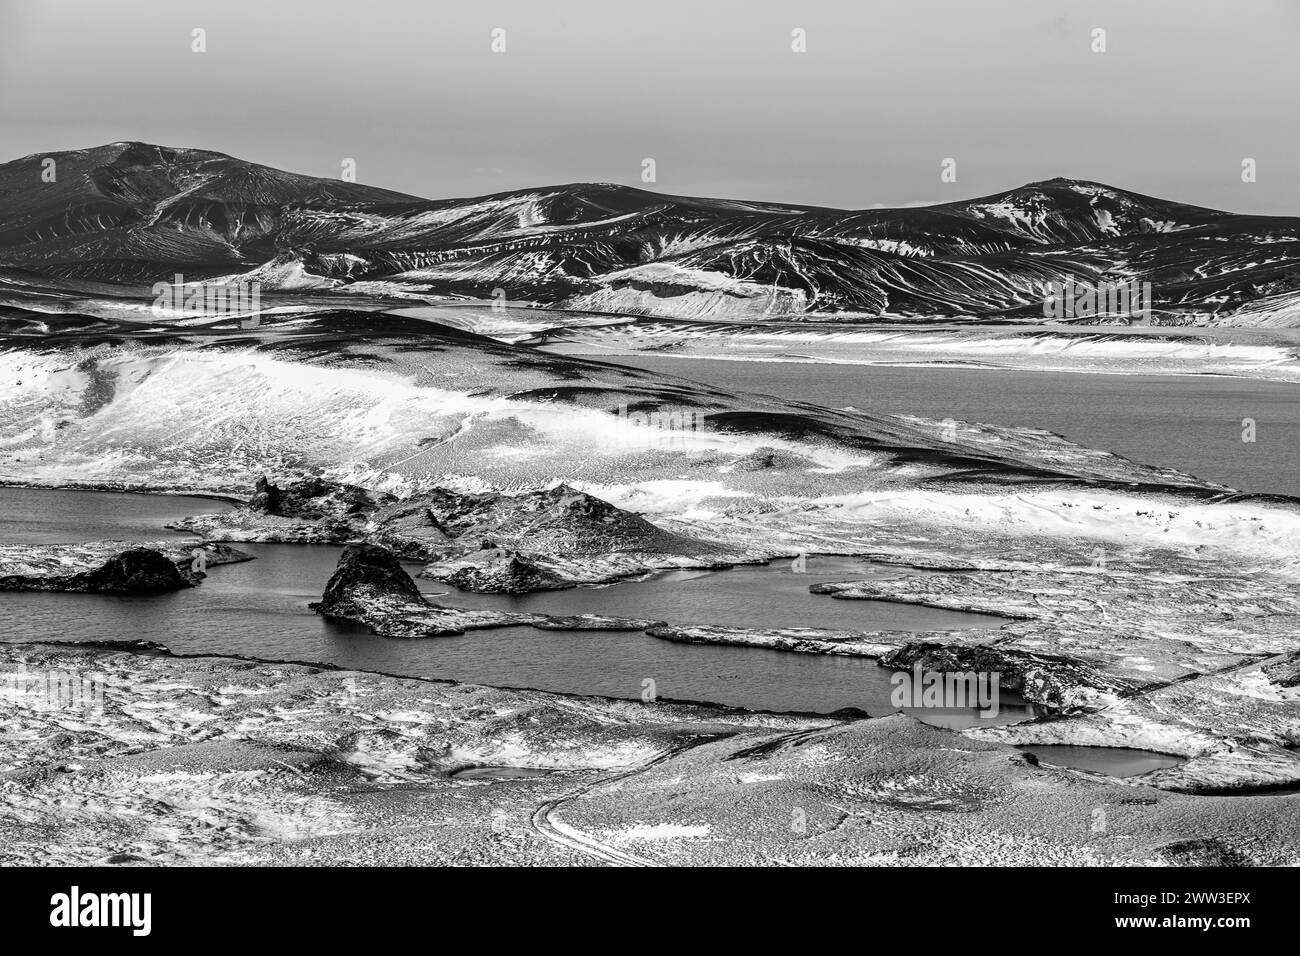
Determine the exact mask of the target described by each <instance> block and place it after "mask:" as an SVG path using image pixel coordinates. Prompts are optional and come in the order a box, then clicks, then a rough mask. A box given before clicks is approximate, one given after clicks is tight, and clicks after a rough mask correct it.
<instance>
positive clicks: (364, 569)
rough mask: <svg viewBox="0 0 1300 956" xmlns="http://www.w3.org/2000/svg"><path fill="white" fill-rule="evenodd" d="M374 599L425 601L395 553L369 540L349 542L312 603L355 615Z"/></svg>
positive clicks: (328, 610)
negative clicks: (358, 542)
mask: <svg viewBox="0 0 1300 956" xmlns="http://www.w3.org/2000/svg"><path fill="white" fill-rule="evenodd" d="M378 602H395V603H402V604H410V603H415V604H424V603H426V602H425V600H424V596H423V595H422V594H420V589H419V588H418V587H416V586H415V582H414V581H412V580H411V576H410V575H409V574H407V573H406V570H405V569H404V568H403V567H402V563H401V562H400V561H399V560H398V558H397V555H395V554H393V552H391V551H389V550H388V549H386V548H380V547H377V546H376V545H373V544H350V545H348V546H347V547H346V548H344V549H343V554H342V555H340V557H339V563H338V567H336V568H335V569H334V574H333V575H332V576H331V577H330V579H329V583H328V584H327V585H325V593H324V594H323V595H322V596H321V599H320V601H319V602H318V603H316V604H314V605H312V607H313V608H314V609H315V610H317V611H319V612H320V613H322V614H330V615H337V616H341V617H355V616H357V615H358V614H364V613H368V612H369V611H371V610H372V609H373V608H374V607H375V605H376V603H378Z"/></svg>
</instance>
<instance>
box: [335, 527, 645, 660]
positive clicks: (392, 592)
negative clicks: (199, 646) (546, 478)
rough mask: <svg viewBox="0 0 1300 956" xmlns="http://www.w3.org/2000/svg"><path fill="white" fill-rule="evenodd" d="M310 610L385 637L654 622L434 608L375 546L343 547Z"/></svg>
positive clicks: (621, 627) (620, 627)
mask: <svg viewBox="0 0 1300 956" xmlns="http://www.w3.org/2000/svg"><path fill="white" fill-rule="evenodd" d="M311 608H312V610H313V611H315V612H316V613H317V614H321V615H324V616H325V617H332V618H337V619H340V620H349V621H357V622H359V623H362V624H365V625H366V626H368V627H369V628H370V629H371V630H373V631H374V632H375V633H377V634H382V635H383V636H385V637H441V636H447V635H453V634H463V633H465V631H467V630H470V629H473V628H485V627H514V626H517V625H521V624H526V625H530V626H532V627H540V628H544V629H550V630H613V631H639V630H644V629H645V628H646V627H649V626H650V625H651V624H652V623H654V622H651V621H640V620H628V619H623V618H613V617H602V616H599V615H594V614H584V615H575V616H571V617H556V616H553V615H548V614H516V613H506V612H498V611H468V610H463V609H460V608H453V607H445V606H443V605H438V604H433V603H431V602H429V601H427V600H425V598H424V596H423V595H422V594H421V593H420V590H419V588H417V587H416V585H415V582H414V581H412V580H411V577H410V575H408V574H407V573H406V570H405V569H404V568H403V567H402V565H401V562H400V560H399V559H398V557H397V555H396V554H394V553H393V552H391V551H389V550H387V549H386V548H381V547H378V546H376V545H373V544H352V545H348V547H347V548H345V549H344V551H343V554H342V555H341V556H340V557H339V563H338V567H337V568H336V569H335V571H334V574H333V576H332V577H331V578H330V580H329V583H328V584H327V585H326V587H325V593H324V595H323V596H322V597H321V600H320V601H318V602H316V603H314V604H312V605H311Z"/></svg>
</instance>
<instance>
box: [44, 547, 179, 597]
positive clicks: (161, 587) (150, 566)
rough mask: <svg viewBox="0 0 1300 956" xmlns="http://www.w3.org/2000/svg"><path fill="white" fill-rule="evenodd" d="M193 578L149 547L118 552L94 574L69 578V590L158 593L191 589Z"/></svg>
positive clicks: (86, 572)
mask: <svg viewBox="0 0 1300 956" xmlns="http://www.w3.org/2000/svg"><path fill="white" fill-rule="evenodd" d="M194 584H195V581H194V579H193V578H192V577H189V576H187V575H184V574H182V573H181V571H180V569H179V568H177V567H176V563H175V562H174V561H172V560H171V559H170V558H168V557H167V556H166V555H163V554H161V553H160V552H158V551H154V550H152V549H150V548H129V549H127V550H126V551H122V552H119V553H118V554H115V555H113V556H112V557H111V558H109V559H108V560H107V561H105V562H104V563H103V564H102V565H100V566H99V567H98V568H95V569H94V570H93V571H82V572H80V573H79V574H74V575H71V576H70V577H69V578H68V581H67V587H65V588H63V589H62V590H68V591H93V592H95V593H99V594H159V593H162V592H165V591H179V590H180V589H181V588H188V587H193V586H194Z"/></svg>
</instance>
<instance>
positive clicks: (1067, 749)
mask: <svg viewBox="0 0 1300 956" xmlns="http://www.w3.org/2000/svg"><path fill="white" fill-rule="evenodd" d="M1020 749H1021V750H1023V751H1025V752H1026V753H1031V754H1033V755H1034V756H1035V757H1037V758H1038V759H1039V760H1040V761H1041V762H1043V763H1045V764H1055V765H1056V766H1058V767H1073V768H1075V769H1076V770H1091V771H1093V772H1094V773H1104V774H1109V775H1110V776H1112V777H1136V776H1137V775H1138V774H1142V773H1150V772H1151V771H1152V770H1163V769H1165V768H1166V767H1177V766H1178V765H1179V764H1180V763H1185V762H1186V760H1187V758H1186V757H1178V756H1175V755H1174V754H1162V753H1155V752H1154V751H1151V750H1133V749H1132V748H1129V747H1071V746H1069V745H1067V744H1026V745H1025V746H1022V747H1021V748H1020Z"/></svg>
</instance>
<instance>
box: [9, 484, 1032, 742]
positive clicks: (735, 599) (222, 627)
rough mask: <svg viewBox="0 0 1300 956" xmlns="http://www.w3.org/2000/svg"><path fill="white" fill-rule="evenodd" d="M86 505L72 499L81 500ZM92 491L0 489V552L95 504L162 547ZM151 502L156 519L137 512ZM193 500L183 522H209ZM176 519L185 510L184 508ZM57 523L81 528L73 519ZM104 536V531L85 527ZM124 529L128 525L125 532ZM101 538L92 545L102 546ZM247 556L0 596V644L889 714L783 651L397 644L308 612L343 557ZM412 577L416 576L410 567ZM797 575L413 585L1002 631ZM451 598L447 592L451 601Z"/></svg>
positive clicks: (1005, 701)
mask: <svg viewBox="0 0 1300 956" xmlns="http://www.w3.org/2000/svg"><path fill="white" fill-rule="evenodd" d="M87 498H89V499H92V500H85V499H87ZM100 498H101V493H98V492H78V491H57V492H39V493H35V492H32V491H30V490H28V489H0V508H3V509H4V512H5V513H6V514H7V515H8V519H9V520H8V522H7V524H6V526H5V533H6V538H5V539H4V540H2V541H0V543H3V544H24V543H40V542H42V541H46V540H62V541H69V540H88V539H90V538H91V537H94V536H93V535H89V534H81V533H79V532H80V531H81V530H82V528H83V526H82V525H78V524H76V521H78V520H85V516H87V515H91V516H93V515H94V514H95V513H96V512H97V510H98V509H99V508H101V507H109V508H110V510H111V507H112V506H114V505H115V501H114V500H109V499H117V498H130V499H132V501H131V502H130V504H131V507H132V508H133V509H134V511H133V517H132V518H131V519H130V520H127V519H125V518H124V519H122V520H121V521H120V522H118V523H116V524H114V527H116V528H117V529H118V532H117V533H115V534H114V535H113V536H114V537H126V538H135V539H137V540H139V539H147V538H150V537H152V538H157V537H159V526H160V525H161V524H162V523H163V522H164V521H166V520H172V519H174V518H175V517H178V516H179V515H178V514H176V500H175V499H167V498H160V497H150V496H143V495H125V496H117V495H112V496H102V498H103V501H100V500H99V499H100ZM149 502H153V503H154V505H155V507H156V509H157V511H156V512H155V513H154V514H152V515H151V514H150V513H149V504H148V503H149ZM214 504H215V503H214V502H211V501H201V502H199V503H198V505H197V506H196V507H195V508H194V509H192V510H193V511H212V510H215V508H214ZM181 513H185V510H184V509H183V508H182V511H181ZM70 516H79V517H77V518H75V519H74V518H72V517H70ZM94 520H95V521H99V522H101V524H99V525H96V526H103V522H107V523H109V524H113V522H111V521H109V519H107V518H99V519H94ZM132 522H138V524H136V525H134V526H133V524H132ZM101 536H102V535H101ZM237 547H239V548H240V549H241V550H244V551H247V552H248V553H250V554H253V555H255V556H256V560H254V561H248V562H244V563H242V564H232V565H220V566H215V567H212V568H210V569H209V574H208V577H207V579H206V580H205V581H204V582H203V584H202V585H200V586H199V587H197V588H193V589H189V590H186V591H181V592H177V593H174V594H164V595H158V596H150V597H110V596H106V595H89V594H50V593H17V594H15V593H3V594H0V620H2V621H3V622H4V623H3V624H0V640H6V641H37V640H61V641H90V640H149V641H157V642H158V643H160V644H164V645H166V646H167V647H169V648H171V649H172V650H173V651H175V652H177V653H181V654H203V653H213V654H241V655H246V656H250V657H261V658H269V659H277V660H300V661H311V662H317V663H325V664H333V665H337V666H340V667H346V668H357V669H363V670H374V671H384V672H388V673H394V674H402V675H407V676H412V677H426V678H438V679H450V680H459V681H468V682H473V683H483V684H493V685H497V686H504V687H534V688H539V689H543V690H550V691H559V692H566V693H577V694H600V695H606V696H610V697H624V698H630V699H636V698H640V697H641V694H642V690H643V687H644V684H643V682H644V681H646V680H653V681H654V682H655V691H656V693H657V695H658V696H659V697H661V698H675V699H686V700H705V701H714V702H717V703H723V704H731V705H735V706H740V707H750V708H754V709H768V710H800V711H817V712H829V711H832V710H837V709H839V708H841V707H859V708H862V709H864V710H866V711H868V712H869V713H871V714H881V713H888V712H890V711H892V710H893V709H894V708H893V707H892V706H890V703H889V696H890V691H891V690H892V687H891V685H890V683H889V679H890V676H891V673H892V672H891V671H889V670H887V669H885V668H882V667H880V666H878V665H877V664H875V663H874V662H873V661H871V660H868V659H864V658H847V657H831V656H821V655H812V654H795V653H788V652H780V651H768V650H761V649H756V648H741V647H713V646H707V645H696V644H677V643H673V642H670V641H662V640H659V639H657V638H653V637H649V636H647V635H646V634H644V633H641V632H639V631H634V632H598V631H540V630H537V629H535V628H529V627H515V628H498V629H488V630H479V631H471V632H469V633H467V634H465V635H463V636H460V637H439V638H427V639H421V640H394V639H390V638H383V637H377V636H375V635H373V634H371V633H369V632H368V631H367V630H366V629H365V628H362V627H358V626H352V625H347V624H339V623H334V622H329V621H326V620H325V619H323V618H321V617H319V616H318V615H316V614H313V613H312V612H311V611H309V610H308V609H307V604H308V602H310V601H315V600H318V599H319V598H320V594H321V591H322V590H323V589H324V587H325V582H326V581H327V580H328V579H329V576H330V574H331V573H332V572H333V570H334V567H335V564H336V562H337V560H338V555H339V553H340V552H341V550H342V549H341V548H337V547H329V546H319V545H282V544H240V545H237ZM411 570H412V571H415V570H417V569H416V568H415V567H412V568H411ZM808 571H809V573H806V574H795V573H794V572H793V571H792V570H790V568H789V565H788V564H777V565H773V566H768V567H762V568H744V569H737V570H735V571H725V572H715V573H709V574H702V575H694V574H686V575H682V574H669V575H664V576H661V577H657V578H653V579H651V580H649V581H645V582H640V583H627V584H621V585H618V586H616V587H612V588H600V589H585V588H584V589H577V590H573V591H564V592H551V593H548V594H543V595H535V596H528V597H524V598H509V597H499V596H487V595H469V594H460V593H459V592H456V591H454V590H452V589H449V588H448V587H447V586H446V585H442V584H439V583H438V582H433V581H424V580H422V579H417V580H419V583H420V585H421V587H422V588H424V589H426V590H427V591H428V592H431V593H430V596H431V597H432V598H433V599H434V600H436V601H441V602H443V603H447V604H453V605H462V606H480V607H481V606H496V607H518V608H529V609H536V610H542V609H545V610H550V611H560V612H565V613H580V612H588V611H590V612H593V613H605V614H618V615H624V616H631V617H651V618H664V619H668V620H671V621H674V622H678V623H702V622H714V623H724V624H735V625H746V624H748V625H751V626H756V627H776V626H820V627H832V628H839V629H858V630H861V629H868V628H900V629H944V628H954V627H971V626H993V627H996V626H997V625H998V624H1000V623H1001V621H1000V619H998V618H993V617H988V616H983V615H969V614H957V613H954V612H946V611H936V610H931V609H926V608H917V607H910V606H906V605H894V604H887V603H883V602H874V601H836V600H834V599H832V598H829V597H824V596H817V595H812V594H809V593H808V585H809V584H811V583H814V582H817V581H825V580H844V579H846V578H852V577H864V576H869V575H870V574H872V573H873V570H872V568H871V567H870V566H869V565H866V564H865V563H861V562H855V561H847V560H845V559H835V558H827V559H825V561H824V563H822V562H819V560H818V559H816V558H810V559H808ZM449 592H450V593H449ZM915 713H916V716H918V717H920V718H921V719H923V720H927V721H930V722H934V723H940V724H944V725H948V726H961V725H967V724H974V723H977V722H980V721H985V720H991V721H996V722H999V723H1004V722H1008V721H1012V720H1018V719H1024V718H1025V717H1026V716H1029V714H1028V711H1027V709H1026V708H1025V707H1024V705H1023V703H1021V702H1020V701H1019V700H1018V699H1015V698H1013V697H1012V696H1011V695H1009V694H1007V693H1006V692H1003V693H1002V695H1001V702H1000V711H999V714H998V716H997V717H996V718H980V717H978V716H976V715H975V713H974V712H973V711H970V710H963V711H945V710H940V709H926V710H918V711H915Z"/></svg>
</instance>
